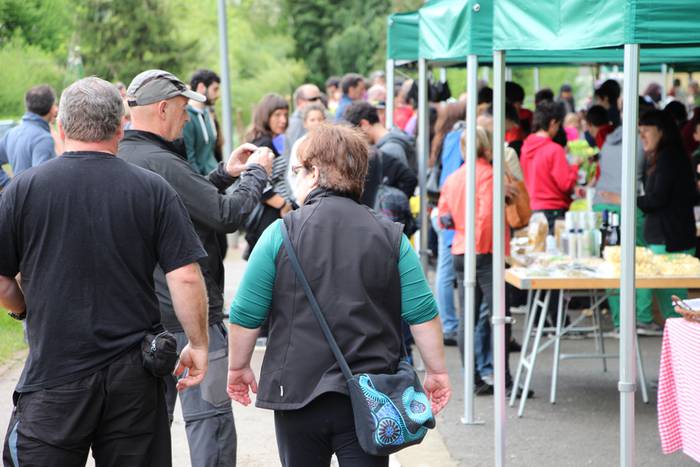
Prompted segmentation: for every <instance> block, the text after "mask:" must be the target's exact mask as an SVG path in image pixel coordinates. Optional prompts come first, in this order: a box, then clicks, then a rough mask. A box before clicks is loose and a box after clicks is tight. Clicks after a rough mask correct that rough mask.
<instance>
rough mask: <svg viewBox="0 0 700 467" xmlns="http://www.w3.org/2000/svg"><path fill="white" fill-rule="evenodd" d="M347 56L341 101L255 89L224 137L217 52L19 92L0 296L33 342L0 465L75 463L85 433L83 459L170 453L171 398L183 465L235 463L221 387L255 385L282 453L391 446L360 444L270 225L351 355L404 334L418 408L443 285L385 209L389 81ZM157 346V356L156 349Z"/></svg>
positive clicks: (392, 199) (399, 151)
mask: <svg viewBox="0 0 700 467" xmlns="http://www.w3.org/2000/svg"><path fill="white" fill-rule="evenodd" d="M358 76H359V75H353V74H351V75H348V76H346V77H344V78H343V79H342V80H340V82H339V83H338V85H337V87H338V93H337V94H336V95H333V94H332V95H331V99H328V100H331V102H332V99H335V100H336V101H337V106H338V108H339V109H340V111H339V113H338V116H339V117H336V116H335V115H332V114H330V113H329V110H328V107H327V105H328V100H327V99H326V95H325V94H323V93H321V91H320V90H319V88H318V87H317V86H315V85H313V84H304V85H302V86H300V87H299V88H298V89H297V90H296V92H295V93H294V96H293V101H294V102H293V110H294V111H293V112H292V113H291V114H290V107H292V106H290V103H289V102H288V101H287V100H286V99H285V98H283V97H282V96H279V95H276V94H269V95H266V96H264V97H263V98H262V100H261V101H260V102H259V104H258V105H257V106H256V108H255V110H254V112H253V119H252V120H253V121H252V123H251V125H250V128H249V130H248V131H247V133H246V135H245V140H246V143H244V144H243V145H241V146H240V147H239V148H237V149H236V150H234V151H233V152H232V154H230V155H228V156H223V157H222V154H221V142H222V140H221V131H220V127H219V125H218V122H217V120H216V114H215V112H214V104H215V103H216V100H217V98H218V97H219V93H220V81H221V80H220V79H219V77H218V75H217V74H216V73H215V72H213V71H211V70H198V71H196V72H195V73H193V75H192V77H191V79H190V82H189V85H186V84H185V83H184V82H182V81H181V80H180V79H179V78H177V77H176V76H174V75H173V74H171V73H169V72H167V71H163V70H147V71H144V72H143V73H141V74H139V75H138V76H136V77H134V78H133V80H132V81H131V83H130V84H129V85H128V86H125V85H122V84H121V83H116V84H111V83H108V82H106V81H103V80H101V79H99V78H96V77H91V78H85V79H81V80H79V81H77V82H75V83H73V84H72V85H70V86H69V87H68V88H66V89H65V90H64V91H63V93H62V94H61V98H60V101H58V100H57V98H56V94H55V92H54V90H53V89H51V88H50V87H49V86H43V85H42V86H36V87H33V88H32V89H30V90H29V91H28V92H27V94H26V108H27V112H26V114H25V116H24V117H23V119H22V122H21V123H20V124H19V125H18V126H17V127H16V128H13V129H12V130H10V131H9V132H8V133H7V134H6V135H5V136H4V137H3V138H2V140H0V161H2V162H3V163H9V165H10V167H11V169H12V176H11V177H10V176H9V174H6V173H5V172H4V171H3V172H2V174H3V175H5V177H4V178H3V179H2V192H0V219H2V220H1V221H0V242H2V244H3V245H5V246H7V248H4V250H3V254H2V255H1V257H0V305H1V306H3V307H4V308H5V309H7V310H8V312H9V313H10V315H11V316H12V317H14V318H16V319H19V320H23V321H24V322H25V324H26V339H27V342H28V345H29V357H28V358H27V361H26V362H25V367H24V370H23V373H22V376H21V378H20V381H19V383H18V384H17V387H16V388H15V393H14V406H15V408H14V411H13V414H12V419H11V421H10V425H9V427H8V430H7V436H6V439H5V444H4V449H3V461H4V465H13V466H14V465H45V466H50V465H83V464H84V463H85V461H86V458H87V455H88V452H89V450H90V449H91V450H92V453H93V456H94V457H95V459H96V462H97V463H98V465H114V466H122V465H134V466H138V465H143V466H151V465H158V466H167V465H170V463H171V446H170V428H169V425H170V424H171V423H172V420H173V412H174V408H175V402H176V400H177V399H178V398H179V399H180V405H181V407H182V414H183V418H184V420H185V428H186V433H187V439H188V443H189V451H190V457H191V463H192V465H194V466H223V465H235V464H236V445H237V436H236V426H235V423H234V418H233V412H232V406H231V399H233V400H236V401H238V402H241V403H244V404H246V403H248V402H249V394H248V392H249V389H252V390H253V392H257V393H258V398H257V404H258V406H260V407H265V408H268V409H272V410H274V411H275V414H276V415H275V427H276V431H277V438H278V446H279V451H280V456H281V461H282V463H283V465H288V466H300V465H310V463H312V464H314V465H323V464H324V463H325V464H328V463H330V457H331V455H332V454H335V455H336V456H337V457H338V459H339V460H340V462H341V464H342V465H388V456H371V455H369V454H367V453H365V452H364V451H363V450H362V449H361V448H360V445H359V443H358V439H357V436H356V433H355V424H354V421H353V417H352V415H351V414H352V407H351V403H350V398H349V397H348V389H347V386H346V385H345V382H344V377H343V376H342V373H341V372H340V369H339V367H338V364H337V363H336V362H335V359H334V358H333V354H332V352H331V349H330V348H329V347H328V346H327V345H326V343H325V342H324V341H323V338H322V336H321V335H320V333H319V332H318V331H319V328H318V325H317V323H315V321H314V318H313V315H312V314H311V313H310V310H309V306H310V305H309V302H308V301H307V300H306V299H305V298H304V292H303V290H302V289H301V287H300V286H299V285H298V284H297V283H296V281H295V280H294V276H293V274H292V273H291V269H290V266H289V262H288V260H287V259H284V260H282V262H280V259H281V258H286V256H285V255H284V254H282V253H281V252H280V245H281V240H280V239H281V237H280V230H282V229H286V230H288V231H289V232H290V237H291V239H292V240H291V241H292V243H293V244H294V246H295V249H296V250H297V252H298V255H299V257H300V262H301V264H302V267H303V269H304V271H305V272H306V274H308V275H309V277H310V278H311V282H312V284H313V286H314V289H315V294H316V296H317V297H318V299H319V302H320V303H321V306H323V309H324V311H325V315H326V320H327V321H328V322H329V324H330V326H331V328H332V329H333V332H334V333H335V339H336V340H337V342H338V344H339V345H340V347H341V349H342V350H343V352H344V354H345V355H344V356H345V359H346V360H347V362H348V365H349V366H350V368H351V370H352V371H353V372H354V373H361V372H370V373H378V374H382V373H393V372H395V371H396V370H397V368H398V364H399V362H400V361H401V360H403V359H404V358H410V355H405V354H404V351H403V350H402V349H404V348H405V345H404V344H405V341H407V339H408V336H411V339H412V340H411V341H410V342H411V343H415V345H416V346H417V347H418V349H419V350H420V351H421V356H422V361H423V362H424V365H425V369H426V377H425V379H424V381H423V387H424V389H425V391H426V394H427V397H428V398H429V400H430V405H431V407H432V410H433V412H434V413H438V412H439V411H440V410H441V409H442V408H443V407H444V406H445V404H446V403H447V401H448V400H449V397H450V386H449V378H448V376H447V370H446V366H445V361H444V353H443V340H442V330H441V326H440V321H439V317H438V312H437V306H436V304H435V301H434V299H433V295H432V291H431V290H430V287H429V285H428V283H427V281H426V278H425V274H424V272H423V270H422V269H421V268H420V265H419V261H418V257H417V255H416V253H415V251H414V249H413V248H412V247H411V245H410V243H409V240H408V237H407V236H406V235H405V234H404V231H405V228H404V226H402V225H400V224H398V223H395V222H393V221H394V220H397V219H399V220H404V222H403V223H404V224H410V222H408V219H409V218H410V219H412V217H411V213H410V209H409V207H408V199H409V197H410V196H412V195H413V193H414V191H415V188H416V185H417V177H416V173H415V170H414V169H412V168H411V167H410V166H409V164H411V163H413V164H414V165H415V163H416V162H415V161H416V156H415V149H414V143H413V140H412V139H411V138H410V137H408V136H407V135H404V134H403V133H399V132H397V131H388V130H386V129H385V128H384V126H383V123H381V122H380V118H381V119H382V121H383V117H384V115H383V110H384V108H383V102H382V103H381V105H380V103H379V101H378V100H377V101H376V102H375V103H374V104H369V103H368V102H366V101H365V99H364V95H365V81H364V78H362V77H360V78H361V79H360V80H358V78H357V77H358ZM379 78H381V77H379ZM332 84H333V83H332V82H330V83H329V89H328V90H329V91H331V90H332ZM369 88H370V89H369V91H371V95H372V96H374V97H375V98H376V99H384V94H382V88H381V86H374V88H372V86H369ZM343 109H344V110H343ZM380 114H381V116H380ZM336 118H341V119H342V121H343V123H342V124H329V123H326V121H327V120H328V121H335V120H336ZM57 156H60V157H57ZM392 203H393V204H392ZM397 203H398V204H397ZM370 208H378V209H379V211H373V210H372V209H370ZM382 209H384V211H382ZM392 216H394V217H392ZM396 216H399V217H398V218H396ZM401 216H404V217H403V218H401ZM282 219H283V220H282ZM238 230H241V231H243V232H245V238H246V240H247V243H248V251H247V254H246V257H249V261H250V262H249V265H248V268H247V270H246V274H245V276H244V278H243V281H242V283H241V287H240V290H239V293H238V294H237V296H236V299H235V300H234V303H233V305H232V307H231V309H230V310H228V313H227V314H228V315H229V323H228V324H226V323H225V318H226V316H225V310H224V303H223V289H224V264H223V260H224V256H225V255H226V252H227V249H228V246H227V243H226V234H228V233H232V232H235V231H238ZM409 233H412V232H409ZM392 258H393V262H392V261H391V260H390V259H392ZM329 259H332V261H329ZM388 260H389V261H388ZM353 278H356V279H355V280H354V283H353ZM290 304H292V306H290ZM304 316H306V318H304V319H302V318H301V317H304ZM261 337H262V338H263V339H264V340H265V342H266V344H267V349H266V352H265V361H264V364H263V366H264V368H263V372H262V373H261V375H260V381H259V390H258V382H257V380H256V377H255V375H254V374H253V373H252V370H251V369H250V356H251V352H252V348H253V346H254V345H255V344H256V342H257V340H258V339H259V338H261ZM290 343H293V345H291V347H290ZM168 346H170V347H171V348H170V352H171V353H170V355H172V354H173V353H175V352H177V354H178V355H179V363H178V365H177V368H175V371H174V373H173V374H172V375H170V374H168V373H167V372H166V373H165V374H160V373H158V372H156V370H154V369H153V368H151V367H153V366H154V365H156V364H157V362H158V361H159V360H161V359H163V360H165V359H166V357H165V356H167V355H169V354H168V353H167V352H168V348H169V347H168ZM409 348H410V346H409ZM159 351H162V352H163V353H160V354H159V353H158V352H159ZM147 361H148V362H150V363H148V364H147ZM154 361H155V362H156V363H153V362H154ZM312 363H313V364H312ZM166 366H167V364H166ZM171 370H172V368H171ZM409 402H410V401H409ZM407 403H408V402H407ZM405 410H408V408H405ZM329 413H334V414H335V415H334V416H333V417H332V419H329V418H328V414H329ZM406 413H408V412H406ZM348 414H350V415H348ZM300 427H304V429H300ZM238 429H239V430H240V429H245V428H244V427H243V428H241V427H238Z"/></svg>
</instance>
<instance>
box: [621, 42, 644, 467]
mask: <svg viewBox="0 0 700 467" xmlns="http://www.w3.org/2000/svg"><path fill="white" fill-rule="evenodd" d="M624 70H625V79H624V89H623V102H624V104H623V115H622V206H621V207H622V212H621V221H620V225H621V227H622V259H621V265H622V271H621V274H620V381H619V382H618V390H619V391H620V466H621V467H632V466H634V465H635V431H634V418H635V417H634V396H635V391H636V388H637V374H636V372H637V367H636V363H637V362H636V358H637V353H636V350H635V347H636V343H637V339H636V313H635V283H634V274H635V263H634V255H635V248H634V246H635V224H636V222H635V214H636V204H637V198H636V196H637V178H636V174H635V160H636V154H637V116H638V113H639V112H638V111H639V106H638V100H637V96H638V95H639V44H625V65H624Z"/></svg>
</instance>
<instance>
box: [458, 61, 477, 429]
mask: <svg viewBox="0 0 700 467" xmlns="http://www.w3.org/2000/svg"><path fill="white" fill-rule="evenodd" d="M478 67H479V59H478V58H477V56H476V55H469V56H468V57H467V157H466V161H465V163H466V164H467V166H466V167H467V181H466V200H467V202H466V213H465V218H464V219H465V245H467V248H465V252H464V310H462V311H463V319H464V417H463V418H462V423H464V424H465V425H473V424H478V423H480V422H476V421H475V420H474V313H475V299H476V295H475V292H476V290H475V287H476V251H475V250H474V248H473V245H474V243H475V238H476V173H475V171H476V106H477V92H476V88H477V84H478V83H477V81H478V76H477V71H478Z"/></svg>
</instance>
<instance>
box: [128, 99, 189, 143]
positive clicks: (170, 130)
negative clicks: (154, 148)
mask: <svg viewBox="0 0 700 467" xmlns="http://www.w3.org/2000/svg"><path fill="white" fill-rule="evenodd" d="M130 110H131V128H132V129H134V130H141V131H148V132H150V133H154V134H156V135H158V136H160V137H161V138H163V139H165V140H167V141H174V140H176V139H178V138H179V137H180V136H182V129H183V127H184V126H185V123H187V120H189V116H188V114H187V98H186V97H185V96H177V97H173V98H171V99H167V100H162V101H158V102H154V103H153V104H148V105H138V106H134V107H131V109H130Z"/></svg>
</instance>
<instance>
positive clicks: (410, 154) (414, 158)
mask: <svg viewBox="0 0 700 467" xmlns="http://www.w3.org/2000/svg"><path fill="white" fill-rule="evenodd" d="M402 133H403V134H404V136H408V138H401V137H400V136H399V135H397V134H396V133H394V130H392V131H390V132H389V138H388V139H387V143H388V142H389V141H391V142H392V143H398V144H399V145H401V147H402V148H403V152H404V154H406V164H407V165H408V166H409V167H410V168H411V170H413V172H414V173H418V155H417V153H416V139H415V138H414V137H413V136H411V135H409V134H407V133H404V132H402Z"/></svg>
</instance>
